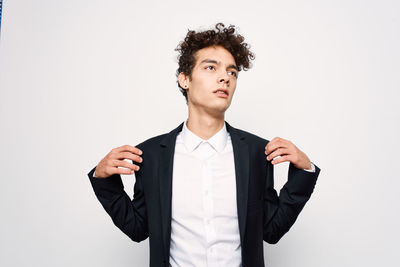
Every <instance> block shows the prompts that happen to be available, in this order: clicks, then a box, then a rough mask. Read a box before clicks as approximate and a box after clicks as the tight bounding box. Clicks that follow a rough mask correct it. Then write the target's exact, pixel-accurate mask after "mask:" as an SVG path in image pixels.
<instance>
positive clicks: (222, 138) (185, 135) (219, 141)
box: [181, 121, 229, 153]
mask: <svg viewBox="0 0 400 267" xmlns="http://www.w3.org/2000/svg"><path fill="white" fill-rule="evenodd" d="M186 123H187V121H185V122H184V123H183V128H182V132H181V134H182V140H183V143H184V145H185V147H186V149H187V150H188V151H189V152H193V150H195V149H196V148H197V147H198V146H199V145H200V144H201V143H202V142H208V143H209V144H210V145H211V146H212V147H213V148H214V149H215V150H216V151H217V152H219V153H222V151H223V150H224V148H225V146H226V143H227V141H228V135H229V133H228V131H227V130H226V124H225V123H224V127H222V129H221V130H219V131H218V132H217V133H216V134H214V135H213V136H212V137H211V138H210V139H208V140H204V139H201V138H200V137H199V136H197V135H195V134H194V133H193V132H192V131H190V130H189V128H187V126H186Z"/></svg>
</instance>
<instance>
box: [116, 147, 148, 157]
mask: <svg viewBox="0 0 400 267" xmlns="http://www.w3.org/2000/svg"><path fill="white" fill-rule="evenodd" d="M113 150H114V151H115V152H117V153H119V152H131V153H134V154H137V155H142V154H143V151H142V150H140V149H139V148H137V147H134V146H130V145H124V146H120V147H117V148H115V149H113Z"/></svg>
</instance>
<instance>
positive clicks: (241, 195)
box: [226, 122, 249, 242]
mask: <svg viewBox="0 0 400 267" xmlns="http://www.w3.org/2000/svg"><path fill="white" fill-rule="evenodd" d="M226 128H227V131H228V132H229V134H230V135H231V140H232V147H233V157H234V161H235V174H236V199H237V209H238V217H239V231H240V240H241V242H243V240H244V239H243V238H244V233H245V229H246V217H247V200H248V187H249V148H248V145H247V143H246V142H245V141H244V139H245V137H244V136H242V135H241V134H240V132H239V131H238V130H237V129H235V128H233V127H232V126H230V125H229V124H228V123H227V122H226Z"/></svg>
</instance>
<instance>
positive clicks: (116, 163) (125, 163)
mask: <svg viewBox="0 0 400 267" xmlns="http://www.w3.org/2000/svg"><path fill="white" fill-rule="evenodd" d="M113 167H124V168H128V169H131V170H133V171H138V170H139V166H138V165H135V164H132V163H130V162H128V161H125V160H114V162H113Z"/></svg>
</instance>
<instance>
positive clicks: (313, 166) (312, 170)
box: [303, 162, 315, 172]
mask: <svg viewBox="0 0 400 267" xmlns="http://www.w3.org/2000/svg"><path fill="white" fill-rule="evenodd" d="M303 170H305V171H306V172H315V165H314V163H312V162H311V170H307V169H303Z"/></svg>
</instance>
